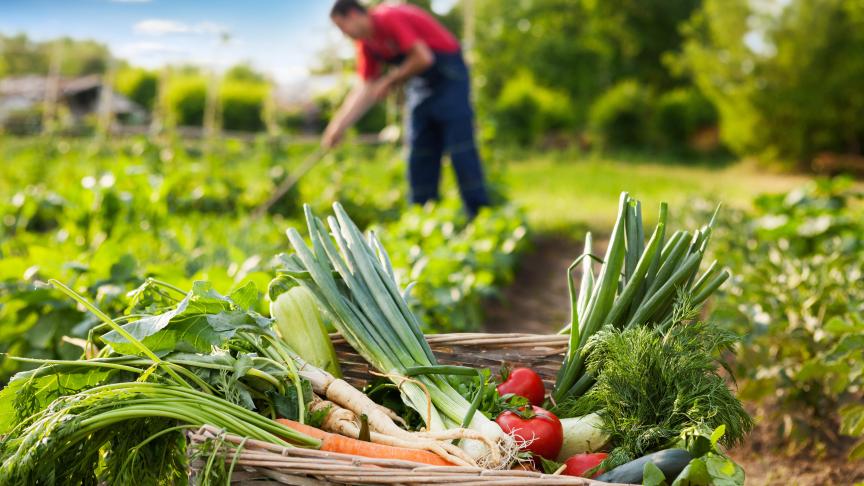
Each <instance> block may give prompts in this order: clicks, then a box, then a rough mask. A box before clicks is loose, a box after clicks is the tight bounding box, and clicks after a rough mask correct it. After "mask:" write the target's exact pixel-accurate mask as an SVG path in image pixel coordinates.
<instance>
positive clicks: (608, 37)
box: [472, 0, 699, 140]
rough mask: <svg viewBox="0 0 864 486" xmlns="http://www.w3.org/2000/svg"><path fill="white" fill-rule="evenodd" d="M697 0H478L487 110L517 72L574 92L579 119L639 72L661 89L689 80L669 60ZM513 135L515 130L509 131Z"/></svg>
mask: <svg viewBox="0 0 864 486" xmlns="http://www.w3.org/2000/svg"><path fill="white" fill-rule="evenodd" d="M698 4H699V2H698V1H697V0H671V1H670V0H651V1H648V2H638V1H633V0H613V1H602V2H598V1H595V0H578V1H567V0H535V1H531V2H512V1H505V0H480V1H478V2H476V11H477V32H476V36H477V39H476V46H475V48H474V50H473V51H472V53H473V54H475V55H476V56H477V58H476V63H475V78H476V79H478V83H477V84H478V87H479V93H478V98H479V101H480V103H479V104H480V109H481V111H484V110H490V109H491V110H493V111H494V108H495V106H496V102H497V100H498V99H499V98H500V97H501V95H502V93H503V91H504V90H505V88H506V87H507V85H508V84H509V83H511V82H512V80H513V79H514V76H516V75H517V73H519V72H521V71H525V72H527V73H528V74H530V75H531V76H533V78H534V79H536V80H537V84H539V85H541V86H543V87H544V88H546V89H548V90H551V91H552V92H555V93H561V94H562V95H566V98H567V99H569V101H570V103H569V107H570V110H571V112H572V114H571V115H570V117H569V119H570V120H571V121H572V123H574V124H575V125H576V126H585V125H586V124H587V122H588V118H587V115H588V112H589V109H590V106H591V105H592V104H593V103H594V101H595V100H596V99H597V97H599V96H600V95H601V94H602V93H603V92H604V91H606V90H607V89H608V88H609V87H610V86H612V85H614V84H615V83H617V82H619V81H622V80H625V79H628V78H634V79H638V80H639V81H640V82H642V83H644V84H645V85H646V86H648V87H651V88H653V89H656V90H666V89H669V88H671V87H674V86H676V85H678V84H680V83H681V81H680V80H678V79H676V78H675V77H674V75H673V74H672V73H670V72H669V71H667V69H666V68H665V67H664V63H663V62H662V59H663V58H664V56H665V55H666V54H667V53H669V52H674V51H677V50H678V49H679V46H680V44H681V34H680V32H679V29H678V26H679V24H680V23H681V22H683V21H685V20H686V19H687V18H688V17H689V16H690V15H691V13H692V12H693V10H694V8H696V7H697V6H698ZM502 137H504V138H503V139H504V140H507V138H506V137H507V135H503V134H502Z"/></svg>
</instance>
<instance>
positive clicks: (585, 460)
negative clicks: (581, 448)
mask: <svg viewBox="0 0 864 486" xmlns="http://www.w3.org/2000/svg"><path fill="white" fill-rule="evenodd" d="M607 455H608V454H606V453H605V452H595V453H594V454H576V455H575V456H573V457H571V458H570V459H567V460H566V461H564V464H565V465H566V466H567V469H565V470H564V474H566V475H568V476H583V477H585V471H588V470H589V469H592V468H595V467H597V465H598V464H600V463H601V462H603V460H604V459H606V456H607ZM601 474H603V470H602V469H600V470H599V471H597V472H596V473H594V474H592V475H591V477H592V478H596V477H597V476H599V475H601Z"/></svg>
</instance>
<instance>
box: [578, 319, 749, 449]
mask: <svg viewBox="0 0 864 486" xmlns="http://www.w3.org/2000/svg"><path fill="white" fill-rule="evenodd" d="M735 340H736V338H735V336H734V335H733V334H731V333H730V332H728V331H723V330H721V329H720V328H718V327H716V326H713V325H709V324H705V323H701V322H687V321H681V322H677V323H675V324H673V325H672V326H671V327H670V328H669V329H668V330H666V331H661V330H659V329H652V328H648V327H642V326H638V327H633V328H628V329H625V330H623V331H619V330H614V329H607V330H604V331H601V332H600V333H598V334H595V335H594V336H593V337H592V338H591V339H590V340H589V341H588V352H590V353H591V354H590V355H589V356H590V357H589V358H588V363H587V367H588V371H589V372H590V373H591V374H592V375H594V376H595V377H596V379H597V383H596V384H595V385H594V387H592V388H591V390H590V391H588V393H586V394H585V395H583V396H582V397H581V398H580V399H579V400H578V401H577V403H576V404H575V407H576V408H577V409H578V410H579V411H578V412H577V414H581V413H582V412H586V413H589V412H597V413H599V414H600V416H601V417H602V418H603V429H604V432H606V433H608V434H609V436H610V438H611V440H612V442H613V443H614V444H615V450H614V451H613V452H612V454H610V456H613V457H614V458H615V463H614V464H609V466H617V465H619V464H622V463H624V462H628V461H630V460H633V459H635V458H637V457H640V456H643V455H645V454H647V453H649V452H653V451H657V450H661V449H665V448H667V447H670V446H671V445H672V444H674V442H675V440H676V439H677V438H678V437H679V436H680V435H681V434H682V432H684V431H685V430H687V429H688V428H691V427H703V428H705V427H707V428H708V429H710V430H713V429H715V428H717V427H720V426H725V430H726V431H728V433H727V434H726V435H725V436H724V439H723V443H724V445H727V446H731V445H735V444H738V443H740V442H741V441H742V440H743V438H744V436H745V435H746V434H747V432H749V431H750V429H751V428H752V427H753V420H752V419H751V418H750V416H749V415H748V414H747V412H746V411H745V410H744V407H743V406H742V405H741V402H739V401H738V399H737V398H735V396H734V395H733V394H732V392H731V391H730V390H729V388H728V387H727V385H726V382H725V380H724V379H723V377H722V376H720V374H719V373H718V368H719V367H720V366H721V365H723V364H724V362H723V361H722V354H723V353H724V352H726V351H728V350H729V349H730V348H731V346H732V344H733V343H734V342H735Z"/></svg>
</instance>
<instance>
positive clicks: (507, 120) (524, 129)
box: [494, 71, 572, 145]
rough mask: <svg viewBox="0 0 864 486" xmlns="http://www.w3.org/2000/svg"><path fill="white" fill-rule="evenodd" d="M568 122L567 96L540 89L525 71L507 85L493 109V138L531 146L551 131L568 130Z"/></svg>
mask: <svg viewBox="0 0 864 486" xmlns="http://www.w3.org/2000/svg"><path fill="white" fill-rule="evenodd" d="M571 118H572V115H571V103H570V99H569V97H568V96H567V94H566V93H565V92H560V91H555V90H553V89H549V88H546V87H544V86H541V85H540V84H538V83H537V81H535V79H534V76H533V75H532V74H531V73H529V72H527V71H521V72H519V74H517V75H516V76H514V77H513V78H512V79H510V80H508V81H507V83H506V84H505V85H504V89H503V90H502V91H501V95H500V96H499V97H498V100H497V101H496V103H495V108H494V119H495V122H496V135H497V136H498V139H499V140H501V141H502V142H504V143H508V142H509V143H516V144H520V145H530V144H533V143H535V142H537V141H538V140H539V139H540V137H541V136H542V135H544V134H546V133H549V132H550V131H554V130H561V129H564V128H567V126H568V125H569V124H570V119H571Z"/></svg>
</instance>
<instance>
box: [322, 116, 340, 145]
mask: <svg viewBox="0 0 864 486" xmlns="http://www.w3.org/2000/svg"><path fill="white" fill-rule="evenodd" d="M343 135H345V130H344V129H342V127H341V126H340V124H339V123H333V122H331V123H330V124H329V125H327V129H326V130H324V136H323V137H321V146H322V147H324V148H325V149H328V150H329V149H332V148H333V147H335V146H337V145H339V142H341V141H342V136H343Z"/></svg>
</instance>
